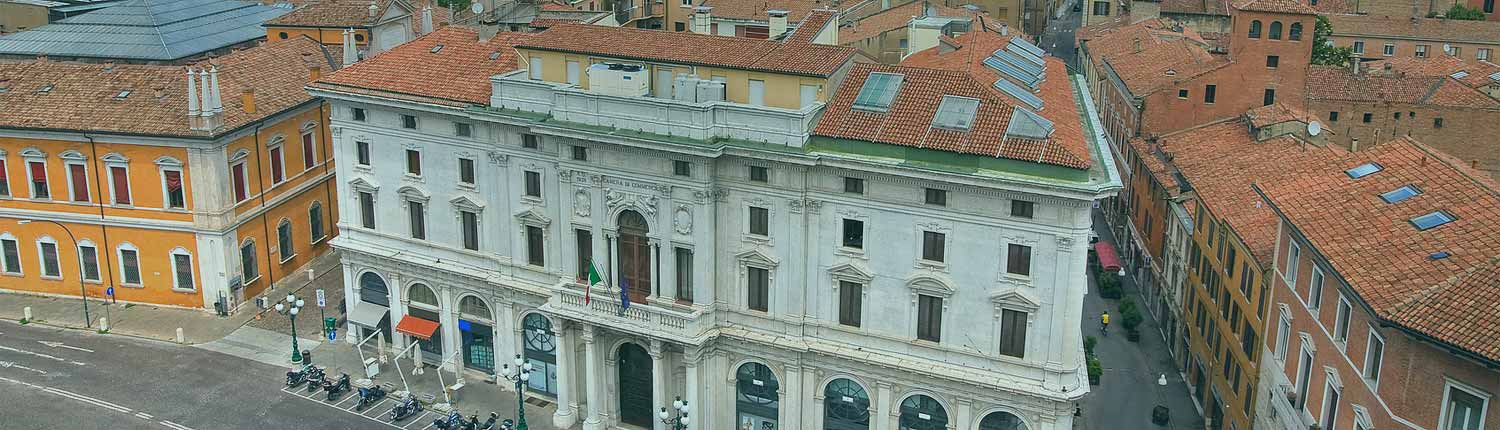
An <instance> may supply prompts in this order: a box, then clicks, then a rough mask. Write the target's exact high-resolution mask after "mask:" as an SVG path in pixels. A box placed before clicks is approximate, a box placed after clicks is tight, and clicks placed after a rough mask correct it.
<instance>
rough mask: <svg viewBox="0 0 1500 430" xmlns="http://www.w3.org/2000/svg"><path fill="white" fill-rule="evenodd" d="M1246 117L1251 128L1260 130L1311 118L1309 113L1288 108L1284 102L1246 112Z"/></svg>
mask: <svg viewBox="0 0 1500 430" xmlns="http://www.w3.org/2000/svg"><path fill="white" fill-rule="evenodd" d="M1245 117H1246V118H1247V119H1249V120H1250V126H1252V127H1256V128H1260V127H1265V126H1268V125H1272V124H1280V123H1283V122H1287V121H1299V120H1300V121H1304V122H1306V121H1307V120H1308V119H1309V117H1308V116H1307V112H1303V111H1302V110H1301V109H1298V108H1295V107H1292V106H1288V105H1287V104H1285V103H1282V102H1276V103H1273V104H1271V105H1270V106H1261V107H1258V108H1255V109H1250V111H1248V112H1245Z"/></svg>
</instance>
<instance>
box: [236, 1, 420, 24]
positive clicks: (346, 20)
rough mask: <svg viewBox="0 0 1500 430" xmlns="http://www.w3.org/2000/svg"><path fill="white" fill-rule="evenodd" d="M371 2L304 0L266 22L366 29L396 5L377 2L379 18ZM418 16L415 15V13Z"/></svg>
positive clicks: (389, 2) (387, 2) (388, 2)
mask: <svg viewBox="0 0 1500 430" xmlns="http://www.w3.org/2000/svg"><path fill="white" fill-rule="evenodd" d="M370 3H371V2H370V1H361V0H321V1H309V2H300V3H299V4H296V9H293V10H292V11H291V12H287V14H286V15H282V16H280V17H278V18H276V19H273V20H270V21H266V25H267V26H288V27H340V28H349V27H357V28H365V27H369V26H370V25H373V24H374V23H375V20H376V19H378V18H379V17H381V16H384V15H385V13H386V11H388V10H390V8H391V7H392V6H394V5H395V3H396V2H395V1H394V0H384V1H380V2H378V3H375V5H376V6H377V7H378V8H379V9H378V12H376V14H375V17H373V18H372V17H370V10H369V7H370ZM414 15H415V14H414Z"/></svg>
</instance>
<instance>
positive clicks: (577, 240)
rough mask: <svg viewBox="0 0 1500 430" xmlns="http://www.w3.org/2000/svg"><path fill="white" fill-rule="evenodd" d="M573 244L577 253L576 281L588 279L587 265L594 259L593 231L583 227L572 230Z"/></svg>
mask: <svg viewBox="0 0 1500 430" xmlns="http://www.w3.org/2000/svg"><path fill="white" fill-rule="evenodd" d="M573 246H574V248H575V249H576V254H578V262H577V263H578V265H577V267H578V274H577V276H578V281H579V282H585V283H586V282H588V281H589V265H590V264H593V261H594V233H593V232H590V231H588V230H584V229H577V230H573Z"/></svg>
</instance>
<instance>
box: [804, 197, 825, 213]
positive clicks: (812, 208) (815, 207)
mask: <svg viewBox="0 0 1500 430" xmlns="http://www.w3.org/2000/svg"><path fill="white" fill-rule="evenodd" d="M822 210H823V202H822V201H821V200H813V199H807V212H808V213H818V212H819V211H822Z"/></svg>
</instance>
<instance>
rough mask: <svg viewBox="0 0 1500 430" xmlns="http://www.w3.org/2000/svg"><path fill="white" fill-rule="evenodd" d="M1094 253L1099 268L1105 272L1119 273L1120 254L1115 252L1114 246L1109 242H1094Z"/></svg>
mask: <svg viewBox="0 0 1500 430" xmlns="http://www.w3.org/2000/svg"><path fill="white" fill-rule="evenodd" d="M1094 253H1095V254H1097V255H1098V256H1099V266H1100V267H1101V268H1103V269H1104V271H1106V272H1118V271H1120V254H1119V253H1117V252H1115V246H1114V245H1110V244H1109V242H1104V241H1100V242H1095V243H1094Z"/></svg>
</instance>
